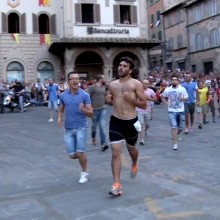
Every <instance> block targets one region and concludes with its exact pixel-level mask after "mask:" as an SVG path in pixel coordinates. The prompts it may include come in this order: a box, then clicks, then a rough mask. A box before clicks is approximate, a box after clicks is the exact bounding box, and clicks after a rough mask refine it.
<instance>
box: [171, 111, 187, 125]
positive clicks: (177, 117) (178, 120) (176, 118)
mask: <svg viewBox="0 0 220 220" xmlns="http://www.w3.org/2000/svg"><path fill="white" fill-rule="evenodd" d="M168 116H169V120H170V126H171V128H179V129H182V128H183V118H184V116H185V113H184V112H168Z"/></svg>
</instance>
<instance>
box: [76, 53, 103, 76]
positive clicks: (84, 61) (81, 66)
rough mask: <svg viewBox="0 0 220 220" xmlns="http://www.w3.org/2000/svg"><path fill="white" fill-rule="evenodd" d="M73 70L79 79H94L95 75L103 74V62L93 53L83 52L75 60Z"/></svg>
mask: <svg viewBox="0 0 220 220" xmlns="http://www.w3.org/2000/svg"><path fill="white" fill-rule="evenodd" d="M75 70H76V71H77V72H79V75H80V78H81V79H86V80H90V79H94V78H95V76H96V75H97V74H103V60H102V58H101V56H100V55H99V54H97V53H95V52H92V51H88V52H83V53H81V54H80V55H79V56H78V57H77V58H76V61H75Z"/></svg>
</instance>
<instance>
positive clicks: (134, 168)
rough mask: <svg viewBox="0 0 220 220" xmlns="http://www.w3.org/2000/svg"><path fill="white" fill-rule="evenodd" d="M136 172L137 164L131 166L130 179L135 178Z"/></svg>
mask: <svg viewBox="0 0 220 220" xmlns="http://www.w3.org/2000/svg"><path fill="white" fill-rule="evenodd" d="M137 172H138V163H136V164H135V165H132V166H131V178H135V177H136V175H137Z"/></svg>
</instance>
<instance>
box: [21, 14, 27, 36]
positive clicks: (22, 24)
mask: <svg viewBox="0 0 220 220" xmlns="http://www.w3.org/2000/svg"><path fill="white" fill-rule="evenodd" d="M20 33H21V34H26V14H25V13H24V14H22V15H21V31H20Z"/></svg>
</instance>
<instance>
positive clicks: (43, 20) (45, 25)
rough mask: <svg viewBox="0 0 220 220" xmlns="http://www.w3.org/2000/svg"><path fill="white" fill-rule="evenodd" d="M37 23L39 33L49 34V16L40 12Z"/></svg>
mask: <svg viewBox="0 0 220 220" xmlns="http://www.w3.org/2000/svg"><path fill="white" fill-rule="evenodd" d="M38 24H39V34H49V33H50V24H49V17H48V15H46V14H41V15H40V16H39V17H38Z"/></svg>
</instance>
